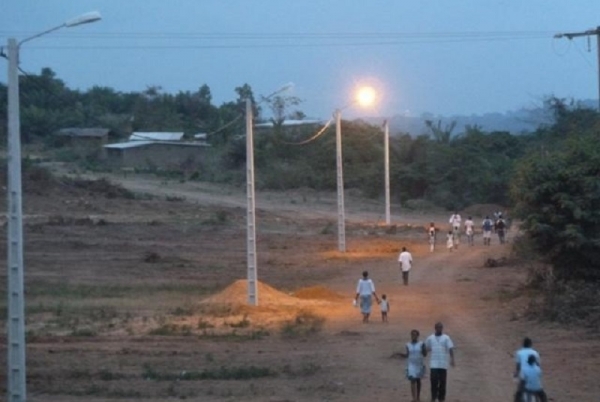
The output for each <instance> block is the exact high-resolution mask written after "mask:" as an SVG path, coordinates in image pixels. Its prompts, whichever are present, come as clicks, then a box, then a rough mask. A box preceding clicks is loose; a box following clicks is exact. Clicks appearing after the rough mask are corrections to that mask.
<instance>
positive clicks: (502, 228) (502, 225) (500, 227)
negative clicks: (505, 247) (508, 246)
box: [494, 214, 506, 244]
mask: <svg viewBox="0 0 600 402" xmlns="http://www.w3.org/2000/svg"><path fill="white" fill-rule="evenodd" d="M494 230H496V233H497V234H498V240H499V241H500V244H504V243H505V239H506V221H505V220H504V218H503V217H502V214H500V215H499V216H498V219H497V220H496V222H495V223H494Z"/></svg>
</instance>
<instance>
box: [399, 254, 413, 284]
mask: <svg viewBox="0 0 600 402" xmlns="http://www.w3.org/2000/svg"><path fill="white" fill-rule="evenodd" d="M398 262H399V263H400V269H401V270H402V281H403V282H404V286H407V285H408V273H409V272H410V269H411V268H412V254H411V253H409V252H408V251H407V250H406V247H402V252H401V253H400V255H399V256H398Z"/></svg>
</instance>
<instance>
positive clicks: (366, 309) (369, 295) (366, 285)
mask: <svg viewBox="0 0 600 402" xmlns="http://www.w3.org/2000/svg"><path fill="white" fill-rule="evenodd" d="M373 298H375V301H377V303H379V297H377V293H375V284H374V283H373V281H372V280H371V279H369V272H368V271H363V273H362V278H361V279H359V280H358V284H357V285H356V296H355V297H354V301H355V302H358V303H359V305H360V312H361V313H362V315H363V321H362V322H363V324H366V323H368V322H369V316H370V315H371V307H372V305H373Z"/></svg>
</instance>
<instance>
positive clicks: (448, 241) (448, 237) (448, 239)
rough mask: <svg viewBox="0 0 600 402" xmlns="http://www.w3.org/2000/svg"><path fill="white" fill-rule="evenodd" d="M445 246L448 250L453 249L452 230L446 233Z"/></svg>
mask: <svg viewBox="0 0 600 402" xmlns="http://www.w3.org/2000/svg"><path fill="white" fill-rule="evenodd" d="M446 248H447V249H448V251H450V252H451V251H452V250H453V249H454V233H452V231H449V232H448V234H447V235H446Z"/></svg>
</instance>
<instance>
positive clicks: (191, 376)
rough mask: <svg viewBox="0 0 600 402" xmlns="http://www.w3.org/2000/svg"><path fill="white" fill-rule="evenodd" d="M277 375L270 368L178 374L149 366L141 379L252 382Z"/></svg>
mask: <svg viewBox="0 0 600 402" xmlns="http://www.w3.org/2000/svg"><path fill="white" fill-rule="evenodd" d="M277 375H278V373H277V372H276V371H275V370H273V369H272V368H270V367H259V366H254V365H250V366H240V367H225V366H221V367H219V368H210V369H204V370H202V371H181V372H179V373H172V372H159V371H157V370H155V369H153V368H152V367H150V366H149V365H146V366H144V371H143V372H142V378H143V379H145V380H153V381H202V380H252V379H256V378H265V377H276V376H277Z"/></svg>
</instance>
